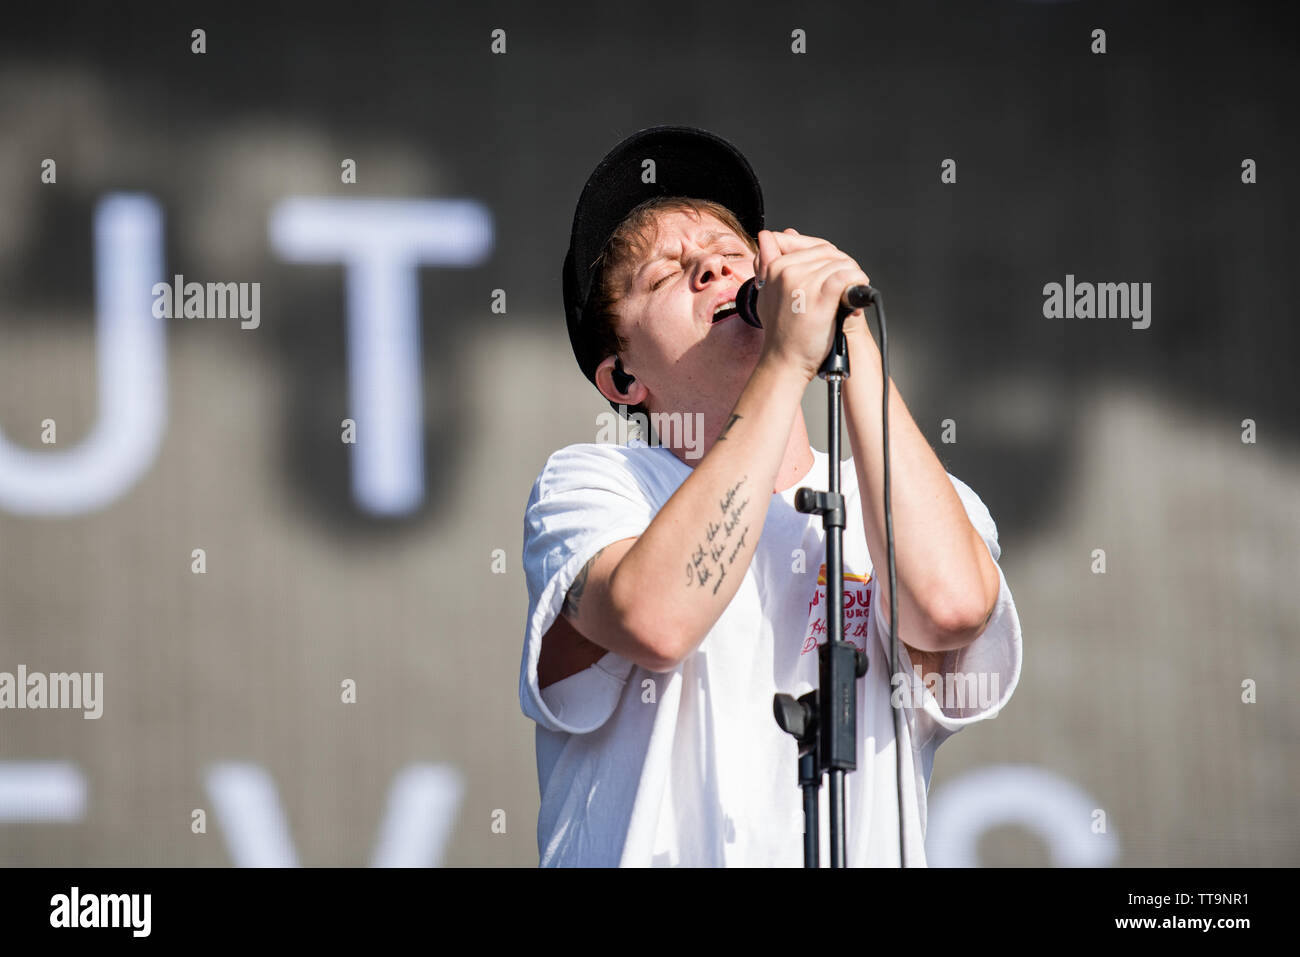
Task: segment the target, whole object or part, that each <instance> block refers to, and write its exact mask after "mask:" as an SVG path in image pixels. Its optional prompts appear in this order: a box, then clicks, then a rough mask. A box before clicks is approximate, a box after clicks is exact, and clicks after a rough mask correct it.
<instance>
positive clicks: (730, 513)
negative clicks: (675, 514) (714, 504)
mask: <svg viewBox="0 0 1300 957" xmlns="http://www.w3.org/2000/svg"><path fill="white" fill-rule="evenodd" d="M738 418H740V417H739V416H732V421H735V420H736V419H738ZM728 425H730V423H728ZM748 479H749V476H748V475H746V476H744V477H743V478H741V480H740V481H739V482H737V483H736V484H735V485H733V486H731V488H729V489H727V491H726V493H725V494H724V495H723V496H722V498H720V499H718V515H717V518H718V519H719V520H718V521H715V520H713V519H710V520H709V523H708V524H707V525H706V526H705V528H704V541H703V542H702V543H700V544H699V545H697V546H696V547H695V551H694V552H692V553H691V557H690V560H689V561H687V563H686V585H687V587H690V586H692V585H700V586H703V585H705V584H707V583H708V582H710V581H712V582H713V594H715V595H716V594H717V593H718V588H720V587H721V585H722V583H723V582H724V581H725V580H726V578H727V569H728V568H729V567H730V566H731V565H732V564H733V563H734V562H735V561H736V559H737V558H738V557H739V556H740V552H741V549H742V548H743V547H744V544H745V536H746V535H747V534H748V533H749V525H748V524H745V525H744V526H742V525H741V522H742V520H743V518H744V514H745V509H746V507H747V506H748V505H749V499H748V497H746V498H744V499H742V500H741V501H739V502H737V501H736V493H737V492H738V490H739V489H740V487H741V486H742V485H744V484H745V482H746V481H747V480H748Z"/></svg>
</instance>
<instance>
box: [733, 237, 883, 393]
mask: <svg viewBox="0 0 1300 957" xmlns="http://www.w3.org/2000/svg"><path fill="white" fill-rule="evenodd" d="M754 278H755V279H757V280H760V281H762V282H763V286H762V288H761V289H760V290H759V293H758V312H759V314H760V315H762V316H764V317H770V318H765V320H764V325H763V331H764V338H763V352H764V354H765V355H768V356H772V357H774V358H776V359H777V360H778V361H780V362H781V363H783V364H789V365H792V366H794V367H796V368H798V369H799V370H800V371H801V372H802V373H803V374H804V377H805V379H807V380H808V381H811V380H812V378H813V377H814V376H816V375H817V370H818V369H820V368H821V366H822V363H823V362H824V361H825V360H826V356H827V355H828V354H829V353H830V351H831V346H832V345H833V339H834V335H835V313H836V311H837V310H838V309H839V306H840V300H841V297H842V296H843V293H844V290H845V289H847V288H848V287H849V286H853V285H858V284H862V285H866V284H867V283H869V282H870V280H869V279H868V278H867V274H866V273H864V272H863V271H862V268H861V267H860V266H859V265H858V264H857V263H856V262H855V261H854V260H853V258H852V257H851V256H849V255H847V254H845V253H843V252H840V250H838V249H836V248H835V247H834V246H833V245H831V244H830V243H828V242H827V241H826V240H824V239H818V238H817V237H815V236H803V235H800V234H799V233H798V232H796V231H795V230H794V229H787V230H785V232H781V233H774V232H772V231H771V230H767V229H764V230H762V231H761V232H759V234H758V255H757V256H755V257H754ZM844 333H845V335H846V336H849V337H851V340H852V339H853V338H857V337H858V336H860V335H863V334H865V335H867V337H868V338H870V333H869V332H868V331H867V328H866V316H865V315H864V314H863V311H862V310H861V309H858V310H855V311H854V312H853V313H852V314H851V315H849V316H848V318H846V319H845V320H844Z"/></svg>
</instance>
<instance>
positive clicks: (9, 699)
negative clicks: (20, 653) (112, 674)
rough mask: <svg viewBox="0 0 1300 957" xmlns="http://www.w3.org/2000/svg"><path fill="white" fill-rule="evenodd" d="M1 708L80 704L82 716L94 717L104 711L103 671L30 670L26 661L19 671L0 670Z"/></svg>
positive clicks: (75, 706)
mask: <svg viewBox="0 0 1300 957" xmlns="http://www.w3.org/2000/svg"><path fill="white" fill-rule="evenodd" d="M2 708H19V709H26V708H31V709H33V710H38V709H43V708H80V709H82V710H83V711H84V712H85V714H83V715H82V717H83V718H85V719H87V720H93V719H95V718H98V717H100V716H101V715H102V714H103V713H104V672H102V671H96V672H94V673H93V674H92V673H91V672H89V671H82V672H77V671H73V672H59V671H56V672H52V673H51V674H48V675H47V674H45V673H43V672H40V671H33V672H28V670H27V666H26V665H19V666H18V673H17V674H16V675H15V674H13V673H12V672H8V671H0V709H2Z"/></svg>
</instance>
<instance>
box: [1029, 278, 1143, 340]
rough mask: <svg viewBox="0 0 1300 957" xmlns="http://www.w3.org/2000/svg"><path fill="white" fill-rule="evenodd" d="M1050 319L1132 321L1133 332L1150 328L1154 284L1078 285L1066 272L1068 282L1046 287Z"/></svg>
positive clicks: (1046, 309) (1045, 310) (1045, 309)
mask: <svg viewBox="0 0 1300 957" xmlns="http://www.w3.org/2000/svg"><path fill="white" fill-rule="evenodd" d="M1043 316H1044V318H1047V319H1131V320H1132V321H1133V328H1134V329H1145V328H1147V326H1149V325H1151V283H1149V282H1098V283H1091V282H1079V283H1076V282H1075V281H1074V274H1073V273H1066V275H1065V283H1064V285H1062V284H1061V283H1059V282H1049V283H1047V285H1045V286H1043Z"/></svg>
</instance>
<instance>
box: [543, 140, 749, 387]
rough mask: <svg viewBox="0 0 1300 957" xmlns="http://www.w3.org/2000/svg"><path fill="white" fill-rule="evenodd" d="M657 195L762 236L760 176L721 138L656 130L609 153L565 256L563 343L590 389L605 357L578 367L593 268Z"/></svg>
mask: <svg viewBox="0 0 1300 957" xmlns="http://www.w3.org/2000/svg"><path fill="white" fill-rule="evenodd" d="M646 160H654V177H653V179H654V182H651V183H647V182H644V180H643V179H642V177H643V175H644V173H645V171H646V169H647V167H646V166H645V165H644V164H645V161H646ZM657 196H688V197H690V198H692V199H708V200H712V201H714V202H716V203H721V204H722V205H723V206H725V207H727V208H728V209H729V210H731V212H732V213H734V214H735V216H736V219H737V220H738V221H739V222H740V224H741V225H742V226H744V227H745V229H746V230H747V231H748V232H749V233H750V235H751V236H756V235H758V233H759V231H760V230H762V229H763V191H762V189H760V188H759V185H758V177H756V176H755V175H754V171H753V169H751V168H750V165H749V161H748V160H746V159H745V157H744V156H742V155H741V153H740V151H739V150H738V149H736V148H735V147H734V146H732V145H731V144H730V143H728V142H727V141H726V140H724V139H722V138H721V137H719V136H714V135H713V134H712V133H709V132H707V131H705V130H700V129H695V128H693V127H689V126H655V127H651V128H649V129H644V130H641V131H640V132H638V133H633V134H632V135H631V136H629V137H628V138H627V139H625V140H623V142H621V143H619V144H618V145H617V146H615V147H614V148H613V149H612V150H610V152H609V154H608V155H606V157H605V158H604V159H603V160H601V161H600V163H599V165H597V166H596V169H595V170H594V171H593V172H592V174H591V176H590V177H588V178H587V185H586V186H584V187H583V189H582V196H581V197H579V199H578V208H577V210H576V211H575V212H574V214H573V235H572V237H571V238H570V240H569V252H568V254H567V255H566V256H565V257H564V313H565V318H566V320H567V322H568V325H569V342H570V344H571V345H572V346H573V355H574V357H575V358H576V359H577V360H578V365H579V367H580V368H581V369H582V372H583V374H584V375H585V376H586V377H587V378H588V379H589V380H590V381H591V382H592V384H595V381H596V365H597V364H598V363H599V361H600V359H602V358H603V356H600V357H596V359H595V362H584V357H583V355H582V351H581V350H580V349H579V345H578V344H579V341H580V338H581V337H580V336H579V329H580V326H581V324H582V319H583V313H584V311H585V309H586V307H587V300H588V298H589V297H590V295H591V287H592V282H593V280H594V278H595V268H594V263H595V262H596V260H597V259H598V258H599V257H600V254H601V252H603V251H604V248H605V244H606V243H607V242H608V241H609V237H610V236H612V235H613V234H614V231H615V230H616V229H617V228H618V226H619V224H620V223H622V222H623V220H624V219H625V218H626V217H627V214H628V213H630V212H631V211H632V210H633V209H635V208H636V207H637V206H639V205H641V204H642V203H643V202H645V201H646V200H648V199H653V198H654V197H657ZM610 404H611V405H613V404H614V403H612V402H611V403H610Z"/></svg>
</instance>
